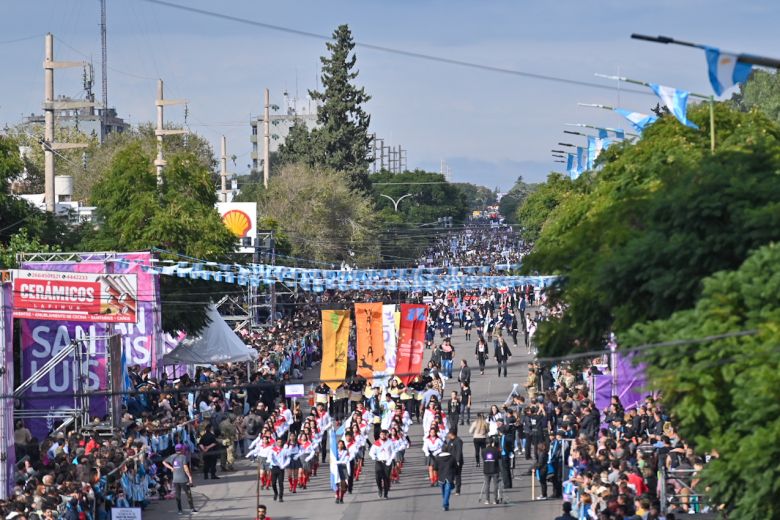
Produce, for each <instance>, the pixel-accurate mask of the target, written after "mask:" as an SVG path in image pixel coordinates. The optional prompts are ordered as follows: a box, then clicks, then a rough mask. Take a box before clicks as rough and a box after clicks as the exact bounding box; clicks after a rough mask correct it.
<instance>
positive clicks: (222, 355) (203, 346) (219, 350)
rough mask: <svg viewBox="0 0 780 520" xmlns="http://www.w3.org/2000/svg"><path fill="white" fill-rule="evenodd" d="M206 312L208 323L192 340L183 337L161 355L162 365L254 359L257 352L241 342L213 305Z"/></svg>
mask: <svg viewBox="0 0 780 520" xmlns="http://www.w3.org/2000/svg"><path fill="white" fill-rule="evenodd" d="M206 314H207V316H208V319H209V324H208V325H207V326H206V328H205V329H204V330H203V331H202V333H201V336H200V337H199V338H195V339H184V340H182V341H181V342H179V344H178V345H177V346H176V348H174V349H173V350H172V351H170V352H169V353H167V354H165V355H164V356H163V364H164V365H216V364H219V363H244V362H247V361H253V360H255V359H257V351H256V350H255V349H253V348H251V347H248V346H247V345H246V344H244V342H243V341H241V338H239V337H238V336H237V335H236V333H235V332H233V330H232V329H231V328H230V326H229V325H228V324H227V323H225V320H224V319H222V316H220V315H219V312H218V311H217V308H216V307H214V305H213V304H212V305H209V308H208V310H207V311H206Z"/></svg>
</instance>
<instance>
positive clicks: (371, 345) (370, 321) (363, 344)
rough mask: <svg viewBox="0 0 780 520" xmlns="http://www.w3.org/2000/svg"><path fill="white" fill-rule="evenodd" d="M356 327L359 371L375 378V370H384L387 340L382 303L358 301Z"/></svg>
mask: <svg viewBox="0 0 780 520" xmlns="http://www.w3.org/2000/svg"><path fill="white" fill-rule="evenodd" d="M355 328H356V329H357V373H358V375H359V376H362V377H365V378H366V379H373V377H374V372H384V370H385V369H386V368H387V365H386V362H385V340H384V332H383V331H382V304H381V303H356V304H355Z"/></svg>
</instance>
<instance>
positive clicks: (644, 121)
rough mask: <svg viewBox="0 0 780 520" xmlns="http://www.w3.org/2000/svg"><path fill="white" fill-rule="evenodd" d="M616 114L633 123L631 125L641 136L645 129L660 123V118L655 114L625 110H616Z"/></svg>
mask: <svg viewBox="0 0 780 520" xmlns="http://www.w3.org/2000/svg"><path fill="white" fill-rule="evenodd" d="M615 112H617V113H618V114H620V115H621V116H623V117H625V118H626V119H628V120H629V121H630V122H631V125H632V126H633V127H634V128H636V129H637V131H638V132H639V133H640V134H641V133H642V131H644V129H645V128H647V127H648V126H650V125H652V124H653V123H655V122H656V121H658V116H655V115H653V114H642V113H641V112H632V111H631V110H626V109H625V108H616V109H615Z"/></svg>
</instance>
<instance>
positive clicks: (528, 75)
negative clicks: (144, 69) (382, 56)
mask: <svg viewBox="0 0 780 520" xmlns="http://www.w3.org/2000/svg"><path fill="white" fill-rule="evenodd" d="M141 1H143V2H147V3H150V4H156V5H162V6H166V7H170V8H172V9H178V10H180V11H187V12H190V13H195V14H200V15H204V16H210V17H212V18H219V19H222V20H227V21H231V22H236V23H241V24H244V25H251V26H254V27H262V28H263V29H270V30H272V31H279V32H284V33H288V34H295V35H297V36H303V37H306V38H314V39H317V40H325V41H330V40H331V39H332V38H331V36H329V35H325V34H319V33H314V32H309V31H303V30H300V29H294V28H291V27H283V26H281V25H274V24H270V23H266V22H260V21H257V20H249V19H247V18H240V17H238V16H231V15H228V14H223V13H218V12H215V11H208V10H206V9H198V8H196V7H190V6H185V5H181V4H175V3H173V2H167V1H164V0H141ZM354 43H355V45H356V46H357V47H362V48H364V49H371V50H375V51H379V52H385V53H388V54H396V55H398V56H405V57H407V58H416V59H420V60H426V61H433V62H437V63H446V64H449V65H457V66H460V67H468V68H471V69H477V70H483V71H487V72H497V73H500V74H510V75H513V76H520V77H525V78H530V79H539V80H544V81H554V82H558V83H565V84H569V85H578V86H581V87H590V88H597V89H602V90H610V91H614V90H615V89H614V88H613V87H610V86H608V85H603V84H600V83H591V82H589V81H580V80H575V79H569V78H560V77H557V76H548V75H546V74H536V73H534V72H526V71H522V70H517V69H508V68H504V67H495V66H492V65H485V64H483V63H476V62H471V61H464V60H456V59H453V58H446V57H443V56H434V55H432V54H424V53H421V52H414V51H407V50H403V49H396V48H393V47H385V46H383V45H376V44H373V43H366V42H360V41H355V42H354ZM623 92H633V93H636V94H642V95H646V96H648V95H649V96H654V95H655V94H654V93H652V92H647V91H644V90H636V89H623Z"/></svg>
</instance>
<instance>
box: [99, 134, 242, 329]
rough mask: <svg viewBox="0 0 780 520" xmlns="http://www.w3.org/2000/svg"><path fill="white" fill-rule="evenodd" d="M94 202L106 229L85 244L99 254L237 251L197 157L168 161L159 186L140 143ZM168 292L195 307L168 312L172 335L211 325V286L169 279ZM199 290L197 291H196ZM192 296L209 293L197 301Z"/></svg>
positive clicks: (166, 324)
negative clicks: (208, 310) (206, 310)
mask: <svg viewBox="0 0 780 520" xmlns="http://www.w3.org/2000/svg"><path fill="white" fill-rule="evenodd" d="M92 202H93V203H94V204H95V205H96V206H97V208H98V214H99V217H100V221H101V224H100V229H99V231H98V233H97V235H96V236H95V237H93V238H91V239H90V240H88V241H87V243H86V244H85V246H86V247H89V248H95V249H99V250H119V251H133V250H148V249H150V248H152V247H158V248H161V249H166V250H169V251H172V252H174V253H179V254H184V255H188V256H192V257H196V258H219V257H220V256H221V255H224V254H226V253H229V252H231V251H232V250H233V248H234V246H235V237H234V236H233V235H232V234H231V233H230V231H228V230H227V228H226V227H225V226H224V225H223V223H222V220H221V219H220V217H219V214H218V213H217V211H216V209H215V207H214V204H215V203H216V194H215V191H214V184H213V179H212V172H211V171H210V170H209V169H208V168H207V167H206V166H205V165H204V164H203V163H202V162H201V161H200V159H199V158H198V156H197V155H196V154H194V153H191V152H190V153H179V154H174V155H171V156H169V157H168V166H167V167H166V168H165V169H164V170H163V183H162V185H161V186H159V187H158V185H157V178H156V173H155V171H154V168H153V166H152V157H151V155H149V154H147V153H146V152H145V151H144V149H143V146H142V143H140V142H134V143H131V144H129V145H127V146H126V147H124V148H122V149H121V150H118V151H117V153H116V154H115V155H114V157H113V161H112V163H111V167H110V168H109V170H108V171H107V173H106V175H105V176H104V177H102V178H101V179H100V180H99V181H98V182H97V184H96V185H95V187H94V189H93V193H92ZM162 289H163V293H164V294H165V295H166V297H167V298H168V299H170V300H173V301H193V305H192V307H191V308H187V309H185V308H182V307H171V306H168V307H165V308H163V328H164V329H165V330H166V331H175V330H182V329H183V330H186V331H188V332H193V333H195V332H197V331H199V330H200V329H201V328H202V327H203V325H205V324H206V322H205V314H204V312H203V311H204V306H205V304H206V303H207V301H208V294H207V293H209V292H218V291H219V289H218V288H215V287H213V286H211V285H208V284H205V283H197V282H194V281H184V280H181V279H176V280H173V279H169V278H168V277H165V278H163V287H162ZM194 289H197V291H195V290H194ZM190 292H198V293H201V294H203V293H206V295H205V296H204V297H202V298H200V301H198V300H192V299H191V296H189V293H190Z"/></svg>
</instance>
